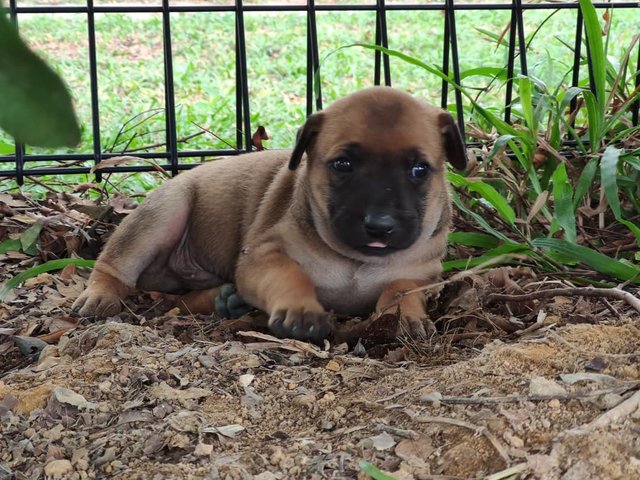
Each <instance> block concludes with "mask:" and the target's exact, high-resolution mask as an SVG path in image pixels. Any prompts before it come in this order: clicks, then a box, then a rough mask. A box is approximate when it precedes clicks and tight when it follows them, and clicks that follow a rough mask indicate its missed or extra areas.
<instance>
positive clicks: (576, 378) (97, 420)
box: [0, 194, 640, 480]
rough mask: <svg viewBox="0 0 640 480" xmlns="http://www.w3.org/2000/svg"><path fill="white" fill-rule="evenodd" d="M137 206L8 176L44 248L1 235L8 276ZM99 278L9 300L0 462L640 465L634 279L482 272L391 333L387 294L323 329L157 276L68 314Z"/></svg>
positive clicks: (50, 285) (554, 468) (227, 466)
mask: <svg viewBox="0 0 640 480" xmlns="http://www.w3.org/2000/svg"><path fill="white" fill-rule="evenodd" d="M8 199H9V200H10V202H8V201H7V200H8ZM3 202H4V203H3ZM118 202H120V204H119V205H116V206H117V208H118V210H120V211H124V210H126V209H123V208H122V206H123V205H126V199H125V200H123V199H120V200H119V201H118ZM130 206H131V205H130ZM123 214H124V213H122V214H121V213H118V212H116V211H115V208H114V207H108V206H107V207H106V208H105V207H104V206H101V204H96V203H95V202H93V201H89V200H87V199H86V198H83V197H81V196H75V195H63V194H50V195H49V196H47V197H46V198H45V199H43V200H40V201H35V200H33V199H31V198H27V197H21V196H8V195H6V194H3V196H2V197H1V198H0V242H2V241H4V240H5V239H6V238H17V237H19V235H20V234H21V233H22V232H24V231H25V230H26V229H27V228H28V227H29V226H31V225H33V224H34V223H35V222H40V223H41V224H42V229H41V231H40V233H39V240H40V250H39V253H38V254H37V255H36V256H33V255H29V254H26V253H23V252H20V251H17V252H15V251H14V252H7V253H5V254H0V255H1V256H2V258H1V261H2V267H3V268H2V271H1V272H0V277H2V278H1V281H5V280H6V279H7V278H10V277H11V276H13V275H15V274H17V273H18V272H21V271H24V270H25V269H26V268H29V267H30V266H33V265H35V264H37V263H39V262H42V261H45V260H49V259H52V258H63V257H66V256H72V255H85V256H92V255H94V256H95V253H97V251H98V250H99V248H100V245H101V244H102V242H103V241H104V237H105V236H106V235H107V234H108V232H109V231H110V230H111V229H112V228H113V224H114V222H117V220H118V218H121V216H122V215H123ZM86 278H87V272H85V271H83V270H82V269H77V270H76V269H67V270H64V271H62V272H50V273H47V274H42V275H40V276H38V277H35V278H33V279H31V280H29V281H28V282H25V284H23V285H22V286H20V287H19V288H17V289H15V290H14V291H13V292H12V293H11V295H10V296H9V297H8V298H7V299H6V300H5V302H4V303H3V304H2V305H0V356H1V357H0V419H1V421H0V478H5V477H6V478H11V477H12V476H15V477H16V478H38V477H43V476H46V477H47V478H73V479H76V478H77V479H83V478H107V477H108V478H116V479H118V478H121V479H125V478H126V479H136V478H139V479H146V478H157V479H161V478H171V479H180V478H185V479H186V478H203V479H204V478H218V477H221V478H230V479H235V478H238V479H240V478H259V479H279V478H314V479H320V478H356V477H357V478H366V476H365V475H364V474H363V473H362V472H361V471H360V469H359V467H358V463H359V462H360V461H361V460H365V461H368V462H370V463H372V464H374V465H375V466H377V467H378V468H380V469H382V470H384V471H386V472H389V473H390V474H391V475H393V476H394V477H395V478H398V479H412V478H415V479H429V478H451V479H457V478H460V479H467V478H485V477H488V476H490V475H492V474H496V475H495V476H494V477H492V478H509V475H517V476H520V478H539V479H555V478H562V479H569V480H570V479H590V478H592V479H601V478H636V477H638V476H640V442H639V441H638V434H637V432H638V431H639V429H640V410H639V407H638V405H639V403H640V397H639V396H638V391H639V388H638V387H639V385H640V367H639V365H640V362H639V360H640V349H639V346H640V325H639V324H638V321H639V320H640V315H639V314H638V313H637V312H635V311H634V310H633V309H632V307H631V306H630V305H629V304H628V303H625V301H624V298H623V299H616V298H609V299H605V300H602V298H601V297H589V296H587V295H586V294H585V295H584V296H583V295H580V296H575V295H570V296H555V295H553V296H545V295H549V294H535V295H531V294H532V293H533V292H540V291H544V290H545V289H548V288H574V287H575V286H572V285H570V284H568V283H567V282H560V281H559V280H557V279H552V278H538V277H536V276H535V275H534V274H533V272H531V271H528V270H523V269H513V268H506V267H505V268H500V269H493V270H491V271H489V272H488V273H483V272H480V271H478V272H468V273H467V274H465V275H461V276H458V277H454V278H450V279H449V280H448V281H446V282H444V283H442V284H441V285H439V287H438V288H435V289H431V290H429V291H428V292H426V294H427V295H428V301H429V306H430V309H431V314H432V318H433V319H434V322H433V328H434V335H433V336H431V337H430V338H428V339H407V338H405V339H400V340H397V339H395V338H392V333H391V332H393V328H392V327H393V326H394V325H395V323H394V322H397V317H396V316H395V313H389V314H388V315H384V316H382V317H380V318H378V319H367V320H365V321H359V320H358V319H349V320H348V321H347V323H345V324H343V325H344V326H343V327H341V328H343V329H344V330H343V332H347V333H349V332H351V337H349V338H344V339H343V340H348V344H347V343H340V342H333V343H331V344H327V345H326V346H325V347H324V348H318V347H316V346H314V345H310V344H307V343H304V342H298V341H294V340H286V339H277V338H275V337H273V336H271V335H270V334H269V333H268V332H267V331H266V330H265V329H264V328H263V325H264V318H263V317H261V316H260V314H259V313H252V314H251V315H249V316H246V317H243V318H242V319H238V320H235V321H228V322H226V321H225V322H221V321H219V320H216V319H213V318H210V317H208V316H202V315H181V314H179V312H178V311H177V310H176V309H173V310H172V309H171V305H170V304H166V303H163V300H162V299H161V298H160V299H159V298H158V297H152V296H150V295H149V294H146V293H139V294H138V295H137V296H134V297H132V298H131V299H130V300H128V301H127V308H128V310H127V311H126V312H125V313H123V314H120V315H118V316H116V317H111V318H109V319H106V320H102V321H93V320H91V319H86V318H78V317H74V316H70V315H69V306H70V304H71V302H72V301H73V299H74V298H75V296H76V295H77V294H78V293H79V292H80V291H81V290H82V288H84V285H85V282H86ZM626 291H627V292H629V291H630V290H628V289H627V290H626ZM579 292H580V291H578V294H579ZM574 293H575V292H574ZM492 294H501V295H502V294H508V295H516V296H521V295H530V296H529V297H525V299H524V301H522V300H523V299H522V298H519V299H515V298H514V297H509V298H502V297H498V298H502V299H501V300H500V301H492V302H489V301H488V299H490V298H491V297H490V295H492ZM536 295H539V297H538V296H536ZM634 295H635V298H638V297H637V293H635V294H634ZM540 297H541V298H540ZM495 298H496V297H494V299H495ZM354 332H355V333H354ZM358 339H359V341H358Z"/></svg>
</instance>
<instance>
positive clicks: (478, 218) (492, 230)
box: [451, 192, 515, 243]
mask: <svg viewBox="0 0 640 480" xmlns="http://www.w3.org/2000/svg"><path fill="white" fill-rule="evenodd" d="M451 199H452V200H453V203H454V205H455V206H456V207H457V208H458V210H460V211H462V212H464V213H466V214H467V215H469V216H470V217H471V218H473V219H474V220H475V221H476V222H477V223H478V225H480V226H481V227H482V228H483V229H484V230H485V232H487V233H488V234H490V235H493V236H494V237H496V238H497V239H499V240H503V241H505V242H508V243H515V242H514V241H513V240H511V239H510V238H509V237H507V236H506V235H504V234H503V233H501V232H499V231H498V230H496V229H495V228H493V227H492V226H491V225H489V223H488V222H487V221H486V220H485V219H484V217H483V216H482V215H479V214H477V213H475V212H474V211H472V210H470V209H468V208H467V207H466V205H465V204H464V203H462V200H460V197H459V196H458V194H457V193H456V192H452V193H451Z"/></svg>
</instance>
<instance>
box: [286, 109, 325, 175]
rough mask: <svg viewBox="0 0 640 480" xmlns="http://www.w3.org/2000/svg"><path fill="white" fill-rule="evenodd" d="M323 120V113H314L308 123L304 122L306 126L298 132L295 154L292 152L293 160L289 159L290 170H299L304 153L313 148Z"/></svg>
mask: <svg viewBox="0 0 640 480" xmlns="http://www.w3.org/2000/svg"><path fill="white" fill-rule="evenodd" d="M323 120H324V116H323V115H322V113H314V114H313V115H310V116H309V118H307V121H306V122H304V125H303V126H302V127H301V128H300V129H299V130H298V134H297V135H296V146H295V147H294V149H293V152H291V158H290V159H289V170H295V169H296V168H298V165H300V161H301V160H302V155H303V154H304V152H308V151H309V149H310V148H311V147H313V144H314V142H315V140H316V137H317V136H318V132H320V127H321V126H322V122H323Z"/></svg>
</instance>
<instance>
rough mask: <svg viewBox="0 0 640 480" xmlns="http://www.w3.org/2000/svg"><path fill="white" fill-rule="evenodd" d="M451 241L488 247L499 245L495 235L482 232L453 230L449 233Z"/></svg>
mask: <svg viewBox="0 0 640 480" xmlns="http://www.w3.org/2000/svg"><path fill="white" fill-rule="evenodd" d="M449 243H451V244H453V245H464V246H465V247H475V248H487V249H488V248H495V247H497V246H498V240H497V239H496V238H495V237H493V236H491V235H488V234H486V233H480V232H451V233H450V234H449Z"/></svg>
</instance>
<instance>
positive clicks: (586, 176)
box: [573, 157, 599, 210]
mask: <svg viewBox="0 0 640 480" xmlns="http://www.w3.org/2000/svg"><path fill="white" fill-rule="evenodd" d="M598 160H599V159H598V157H593V158H592V159H591V160H589V161H588V162H587V164H586V165H585V166H584V168H583V169H582V173H581V174H580V178H578V182H577V183H576V191H575V194H574V195H573V209H574V210H575V209H576V208H578V205H580V203H581V202H582V199H583V198H584V196H585V195H586V194H587V192H588V191H589V188H590V187H591V185H592V184H593V179H594V178H595V176H596V172H597V171H598Z"/></svg>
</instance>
